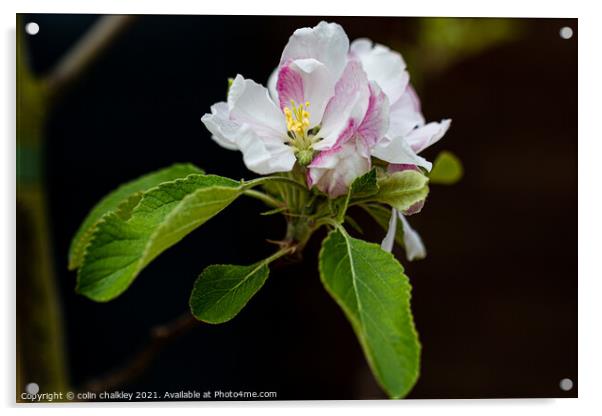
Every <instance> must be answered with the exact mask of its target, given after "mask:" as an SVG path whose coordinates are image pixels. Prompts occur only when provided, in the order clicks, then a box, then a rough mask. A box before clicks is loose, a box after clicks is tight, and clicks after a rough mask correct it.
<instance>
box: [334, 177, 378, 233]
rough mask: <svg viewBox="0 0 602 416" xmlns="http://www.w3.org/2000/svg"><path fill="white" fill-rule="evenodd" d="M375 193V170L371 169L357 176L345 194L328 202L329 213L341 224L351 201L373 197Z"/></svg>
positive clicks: (376, 187)
mask: <svg viewBox="0 0 602 416" xmlns="http://www.w3.org/2000/svg"><path fill="white" fill-rule="evenodd" d="M377 192H378V183H377V179H376V169H371V170H370V171H369V172H368V173H365V174H363V175H362V176H358V177H357V178H355V179H354V180H353V182H352V183H351V186H350V187H349V191H348V192H347V194H345V195H342V196H340V197H338V198H336V199H332V200H329V201H328V203H329V206H330V212H331V213H332V215H333V216H334V217H336V218H337V220H338V222H339V223H342V222H343V219H344V218H345V213H346V212H347V208H349V203H350V202H351V201H352V199H356V198H365V197H369V196H372V195H375V194H376V193H377Z"/></svg>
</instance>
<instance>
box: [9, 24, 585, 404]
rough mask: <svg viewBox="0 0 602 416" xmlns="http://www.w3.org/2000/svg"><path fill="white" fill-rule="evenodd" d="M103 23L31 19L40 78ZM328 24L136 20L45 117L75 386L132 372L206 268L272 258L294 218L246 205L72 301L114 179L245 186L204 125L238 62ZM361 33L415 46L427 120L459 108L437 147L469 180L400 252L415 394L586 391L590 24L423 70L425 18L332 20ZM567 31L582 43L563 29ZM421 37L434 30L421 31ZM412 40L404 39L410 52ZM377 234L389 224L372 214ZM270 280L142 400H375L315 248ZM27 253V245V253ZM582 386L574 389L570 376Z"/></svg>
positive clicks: (264, 64)
mask: <svg viewBox="0 0 602 416" xmlns="http://www.w3.org/2000/svg"><path fill="white" fill-rule="evenodd" d="M96 19H97V16H93V15H27V16H24V21H25V22H27V21H35V22H37V23H39V25H40V28H41V30H40V33H39V34H38V35H36V36H30V37H28V39H27V41H28V44H29V48H30V52H31V63H32V65H33V68H34V70H35V71H36V73H39V74H42V73H45V72H47V71H49V70H50V68H51V67H52V66H53V65H54V64H55V63H56V62H57V60H58V58H59V57H60V56H62V54H63V53H64V52H65V51H66V50H68V48H69V47H70V46H72V45H73V44H74V42H75V41H76V40H77V39H78V38H79V37H80V36H81V35H82V34H83V33H84V32H85V31H86V30H87V29H88V28H89V27H90V26H91V25H92V24H93V23H94V22H95V20H96ZM320 20H322V19H321V18H318V17H219V16H141V17H140V18H139V20H137V21H136V22H135V23H134V24H133V25H132V26H131V27H130V28H129V29H128V30H127V31H126V32H125V33H124V34H123V35H122V36H120V37H119V39H118V40H117V41H116V42H115V43H114V45H113V46H112V47H111V48H110V49H109V50H107V52H106V53H104V54H103V55H102V57H101V58H100V59H98V61H96V63H95V65H94V66H93V67H92V68H91V69H90V70H89V71H88V72H87V73H86V74H85V76H84V78H83V79H81V82H79V83H78V84H77V86H76V88H73V89H72V90H71V91H70V92H69V94H68V96H67V97H66V98H65V99H64V100H63V101H62V103H61V104H60V105H59V106H57V107H55V108H54V110H53V113H52V115H51V117H50V119H49V122H48V124H47V148H46V150H45V153H44V154H45V164H46V168H45V171H44V177H45V186H46V189H47V193H48V197H49V201H50V203H49V216H50V219H51V235H52V241H53V242H54V243H53V247H52V250H53V254H54V259H55V263H56V273H57V278H58V281H59V282H58V284H59V289H60V296H61V301H62V307H63V314H64V318H65V325H66V340H67V349H68V351H67V356H68V360H69V366H70V375H71V378H72V382H73V384H74V385H75V386H78V385H80V386H81V385H83V384H84V383H85V382H86V381H88V380H89V379H90V378H93V377H96V376H98V375H100V374H103V373H106V372H107V371H109V370H110V369H112V368H114V367H118V366H120V365H122V364H123V363H125V362H126V361H127V359H128V357H131V356H132V355H133V354H135V352H136V351H138V350H139V349H140V347H141V346H142V345H144V343H145V342H146V340H147V339H148V333H149V329H150V328H151V327H153V326H155V325H157V324H160V323H163V322H167V321H169V320H170V319H173V318H175V317H177V316H179V315H180V314H181V313H183V312H185V311H186V308H187V302H188V297H189V295H190V291H191V288H192V284H193V282H194V280H195V278H196V276H197V275H198V274H199V273H200V272H201V271H202V270H203V268H204V267H206V266H207V265H209V264H213V263H235V264H249V263H251V262H254V261H256V260H258V259H260V258H263V257H265V256H266V255H268V254H269V253H270V252H271V250H272V247H271V246H270V245H269V244H268V243H266V242H265V239H266V238H271V239H278V238H280V237H282V235H283V233H284V221H283V220H282V219H281V218H280V217H263V216H259V215H258V214H259V212H261V210H262V206H261V205H260V204H259V203H258V202H256V201H254V200H248V199H242V198H241V199H240V200H238V201H237V202H235V203H234V204H233V205H232V206H230V207H229V208H228V209H227V210H226V211H225V212H224V213H222V214H221V215H219V216H218V217H216V218H214V219H212V220H211V221H210V222H208V223H207V224H205V225H204V226H203V227H201V228H200V229H199V230H197V231H195V232H194V233H193V234H191V235H190V236H189V237H187V238H186V239H185V240H184V241H183V242H182V243H180V244H178V245H177V247H175V248H172V249H170V250H168V251H167V252H165V253H164V254H163V255H161V256H160V257H159V258H158V259H157V260H156V261H154V262H153V263H152V264H151V265H150V266H148V267H147V268H146V269H145V270H144V271H143V273H142V274H141V275H140V276H139V277H138V279H137V280H136V281H135V282H134V284H133V285H132V286H131V287H130V289H129V290H128V291H126V292H125V293H124V294H123V295H122V296H120V297H119V298H117V299H116V300H114V301H112V302H109V303H106V304H97V303H94V302H92V301H90V300H88V299H86V298H84V297H82V296H79V295H76V294H75V293H74V286H75V273H73V272H68V271H67V269H66V264H67V251H68V246H69V242H70V239H71V237H72V236H73V234H74V232H75V231H76V229H77V227H78V226H79V224H80V222H81V220H82V219H83V218H84V216H85V215H86V214H87V212H88V211H89V209H90V208H91V207H92V206H93V205H94V204H95V203H96V202H97V201H98V200H99V199H100V198H101V197H102V196H103V195H105V194H106V193H107V192H109V191H111V190H112V189H113V188H115V187H116V186H117V185H118V184H120V183H122V182H124V181H127V180H130V179H133V178H135V177H137V176H139V175H141V174H143V173H146V172H149V171H152V170H154V169H157V168H160V167H163V166H167V165H170V164H172V163H174V162H177V161H182V162H185V161H190V162H193V163H195V164H196V165H198V166H200V167H202V168H204V169H205V170H206V171H208V172H210V173H216V174H219V175H224V176H228V177H231V178H240V177H245V178H250V177H252V176H253V174H252V173H251V172H249V171H247V170H246V169H245V167H244V165H243V163H242V158H241V155H240V154H239V153H237V152H231V151H228V150H225V149H222V148H220V147H219V146H218V145H217V144H215V143H214V142H213V141H212V140H211V139H210V135H209V133H208V131H207V130H206V129H205V128H204V126H203V125H202V123H201V121H200V118H201V116H202V114H203V113H205V112H208V111H209V107H210V105H211V104H213V103H215V102H217V101H221V100H223V99H224V97H225V92H226V79H227V77H231V76H234V75H235V74H236V73H241V74H243V75H244V76H245V77H248V78H252V79H254V80H257V81H258V82H262V83H265V82H266V81H267V77H268V76H269V74H270V73H271V71H272V69H273V68H274V67H275V65H276V64H277V63H278V60H279V57H280V53H281V51H282V48H283V47H284V45H285V44H286V42H287V39H288V36H290V34H291V33H292V32H293V31H294V30H295V29H296V28H298V27H302V26H313V25H315V24H317V23H318V22H319V21H320ZM327 20H329V21H336V22H338V23H341V24H342V25H343V27H344V28H345V30H346V32H347V34H348V35H349V38H350V39H351V40H353V39H355V38H357V37H370V38H372V39H373V40H375V41H378V42H381V43H384V44H388V45H394V46H396V45H398V44H399V45H402V46H403V45H407V46H408V48H410V47H411V46H412V45H414V49H413V51H414V53H412V54H410V56H411V59H410V58H409V57H408V56H406V54H405V52H404V49H400V52H402V53H403V54H404V56H405V57H406V60H407V61H408V65H409V67H410V70H411V71H414V72H411V75H412V76H413V78H414V79H416V80H419V82H418V83H417V89H418V93H419V95H420V96H421V99H422V102H423V111H424V113H425V116H426V117H427V120H439V119H441V118H445V117H451V118H452V119H453V124H452V128H451V130H450V131H449V133H448V134H447V135H446V137H445V138H444V139H443V140H442V141H441V142H440V143H439V144H437V145H436V146H433V148H431V149H428V151H426V152H425V156H426V157H427V158H429V159H431V160H432V159H433V158H434V157H435V156H436V154H437V152H438V151H440V150H443V149H446V150H451V151H453V152H454V153H455V154H457V155H458V156H459V157H460V158H461V160H462V161H463V164H464V168H465V176H464V178H463V180H462V181H461V182H460V183H458V184H457V185H455V186H450V187H445V186H432V188H431V193H430V196H429V199H428V203H427V204H426V206H425V208H424V210H423V211H422V213H421V214H419V215H417V216H414V217H412V218H411V219H410V220H411V223H412V225H413V226H414V227H415V228H416V229H417V230H418V231H419V232H420V234H421V235H422V237H423V240H424V241H425V244H426V245H427V250H428V257H427V259H425V260H423V261H419V262H415V263H408V262H407V261H405V257H404V253H403V252H402V251H401V250H398V251H397V252H396V254H397V256H398V258H400V260H401V261H402V263H403V264H404V266H405V267H406V270H407V273H408V275H409V276H410V278H411V282H412V285H413V288H414V289H413V298H412V302H413V311H414V316H415V320H416V325H417V328H418V331H419V333H420V338H421V342H422V344H423V355H422V369H421V377H420V379H419V381H418V383H417V384H416V386H415V388H414V390H413V391H412V392H411V394H410V395H409V398H416V399H418V398H481V397H482V398H488V397H576V394H577V388H576V382H577V227H576V225H577V39H576V32H577V21H576V20H575V19H564V20H560V19H519V20H517V21H515V23H516V27H517V28H518V29H517V31H519V29H520V33H519V34H518V35H517V36H515V37H513V38H512V39H510V40H508V41H505V42H499V43H496V44H492V45H491V46H490V47H487V48H483V49H482V50H479V51H477V52H474V53H470V54H466V55H464V56H462V57H461V58H458V59H455V60H454V61H453V62H452V63H450V64H449V65H444V66H443V67H438V69H437V70H436V71H434V70H432V71H429V70H428V68H423V69H424V71H422V70H421V69H420V68H421V65H423V63H424V62H430V61H432V60H433V56H429V51H428V50H425V51H424V53H423V52H422V50H421V49H420V48H419V47H416V45H418V46H419V43H418V42H419V40H420V39H421V38H420V33H419V31H420V30H424V29H423V26H420V25H419V22H420V19H416V18H364V17H361V18H360V17H358V18H328V19H327ZM567 25H568V26H571V27H572V28H573V30H574V32H575V36H574V37H573V38H572V39H571V40H563V39H561V38H560V36H559V35H558V31H559V29H560V28H561V27H563V26H567ZM421 28H422V29H421ZM402 46H400V48H401V47H402ZM358 218H359V222H360V224H361V225H362V226H363V228H364V229H365V231H366V235H365V236H364V238H366V239H371V240H373V241H380V239H381V238H382V236H383V232H382V230H380V229H379V228H378V227H377V226H376V225H375V224H374V223H372V222H371V221H370V220H369V219H368V218H366V217H364V216H362V215H361V214H359V213H358ZM322 236H323V233H319V235H316V236H315V238H314V239H313V240H312V242H311V243H310V244H309V246H308V247H307V249H306V253H305V258H306V260H305V262H304V263H302V264H300V265H296V266H294V267H288V268H283V269H278V270H275V271H273V273H272V275H271V277H270V278H269V280H268V281H267V283H266V285H265V286H264V288H263V289H262V290H261V291H260V292H259V293H258V294H257V296H255V298H253V299H252V300H251V302H250V303H249V304H248V306H247V307H246V308H245V309H244V310H243V311H242V312H241V313H240V315H239V316H237V317H236V318H235V319H234V320H232V321H230V322H229V323H226V324H223V325H219V326H211V325H200V326H199V328H197V329H195V330H193V331H191V332H190V333H188V334H186V335H185V336H183V337H181V338H179V339H178V340H176V341H175V342H174V343H173V344H171V345H170V346H168V347H167V348H166V349H165V350H164V351H163V353H162V354H161V355H160V356H159V357H158V358H157V359H156V360H155V361H154V362H153V364H152V365H151V366H150V367H149V369H148V370H147V371H146V372H145V373H144V374H143V376H142V377H140V378H139V379H138V380H137V381H136V382H134V383H131V384H129V385H128V386H126V387H125V390H128V391H159V392H162V391H178V390H181V389H184V390H187V389H191V390H199V391H204V390H216V389H221V390H239V389H242V390H249V391H276V392H278V397H279V398H280V399H353V398H380V397H384V395H383V393H382V392H381V391H380V390H379V388H378V387H377V386H376V384H375V382H374V381H373V379H372V376H371V374H370V371H369V369H368V366H367V364H366V363H365V361H364V358H363V355H362V352H361V349H360V347H359V344H358V342H357V340H356V338H355V336H354V334H353V332H352V330H351V327H350V325H349V324H348V322H347V321H346V319H345V317H344V315H343V313H342V312H341V311H340V310H339V308H338V307H337V305H336V304H335V303H334V301H332V300H331V299H330V298H329V296H328V295H327V293H326V292H325V291H324V290H323V288H322V287H321V283H320V281H319V276H318V273H317V260H316V258H317V252H318V250H319V243H320V239H321V237H322ZM18 253H19V252H18ZM566 377H568V378H571V379H572V380H573V381H574V382H575V388H574V389H573V390H572V391H570V392H563V391H562V390H561V389H560V388H559V381H560V380H561V379H562V378H566Z"/></svg>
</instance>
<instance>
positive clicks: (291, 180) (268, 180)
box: [243, 176, 307, 191]
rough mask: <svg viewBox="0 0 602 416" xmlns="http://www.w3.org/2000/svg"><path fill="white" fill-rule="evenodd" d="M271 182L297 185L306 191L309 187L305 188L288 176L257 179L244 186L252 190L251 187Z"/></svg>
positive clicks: (245, 183)
mask: <svg viewBox="0 0 602 416" xmlns="http://www.w3.org/2000/svg"><path fill="white" fill-rule="evenodd" d="M270 181H276V182H286V183H290V184H292V185H295V186H296V187H298V188H301V189H303V190H304V191H307V186H305V184H302V183H300V182H298V181H296V180H294V179H291V178H287V177H286V176H266V177H263V178H257V179H253V180H250V181H248V182H244V183H243V186H245V187H249V188H251V187H254V186H257V185H261V184H262V183H265V182H270Z"/></svg>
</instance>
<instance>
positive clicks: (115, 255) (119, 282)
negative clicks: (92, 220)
mask: <svg viewBox="0 0 602 416" xmlns="http://www.w3.org/2000/svg"><path fill="white" fill-rule="evenodd" d="M244 189H245V188H244V185H242V184H241V183H240V182H237V181H233V180H231V179H227V178H222V177H220V176H215V175H189V176H188V177H186V178H184V179H177V180H175V181H171V182H165V183H162V184H161V185H159V186H158V187H155V188H152V189H150V190H149V191H147V192H145V193H143V194H142V196H141V198H140V201H139V202H138V203H137V205H135V207H134V208H133V209H124V210H118V211H116V212H110V213H108V214H106V215H105V216H103V218H102V220H101V221H100V222H99V223H98V225H97V227H96V231H95V232H94V234H93V236H92V239H91V241H90V244H89V245H88V247H87V249H86V252H85V254H84V259H83V263H82V265H81V267H80V269H79V272H78V281H77V291H78V292H80V293H82V294H84V295H85V296H87V297H89V298H90V299H92V300H95V301H101V302H102V301H108V300H111V299H113V298H115V297H116V296H118V295H120V294H121V293H122V292H123V291H124V290H125V289H127V287H128V286H129V285H130V284H131V283H132V282H133V280H134V279H135V278H136V276H137V275H138V274H139V273H140V271H141V270H142V269H143V268H144V267H145V266H146V265H148V264H149V263H150V262H151V261H152V260H153V259H154V258H155V257H157V256H158V255H159V254H160V253H162V252H163V251H165V250H166V249H167V248H169V247H171V246H172V245H174V244H175V243H177V242H178V241H180V240H181V239H182V238H184V237H185V236H186V235H187V234H188V233H190V232H191V231H193V230H194V229H195V228H197V227H199V226H200V225H202V224H203V223H205V222H206V221H207V220H209V219H210V218H211V217H213V216H214V215H216V214H217V213H219V212H220V211H221V210H223V209H224V208H225V207H227V206H228V205H229V204H230V203H231V202H233V201H234V200H235V199H236V198H237V197H238V196H240V195H241V194H242V192H243V190H244Z"/></svg>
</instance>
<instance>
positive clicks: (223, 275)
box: [190, 261, 270, 324]
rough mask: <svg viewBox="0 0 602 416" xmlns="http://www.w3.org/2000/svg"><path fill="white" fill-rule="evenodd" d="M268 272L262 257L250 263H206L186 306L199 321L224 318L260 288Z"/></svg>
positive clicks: (225, 320) (219, 320)
mask: <svg viewBox="0 0 602 416" xmlns="http://www.w3.org/2000/svg"><path fill="white" fill-rule="evenodd" d="M269 273H270V270H269V269H268V266H267V263H266V262H265V261H261V262H259V263H257V264H253V265H251V266H236V265H231V264H217V265H212V266H209V267H207V268H206V269H205V270H203V273H201V275H200V276H199V278H198V279H197V281H196V282H195V284H194V289H193V290H192V295H191V296H190V310H191V311H192V314H193V315H194V316H195V317H196V318H197V319H198V320H200V321H204V322H208V323H210V324H221V323H223V322H227V321H229V320H230V319H232V318H234V317H235V316H236V315H237V314H238V313H239V312H240V311H241V310H242V308H244V306H245V305H246V304H247V302H249V300H250V299H251V298H252V297H253V296H254V295H255V293H257V291H258V290H259V289H261V287H262V286H263V284H264V283H265V281H266V280H267V278H268V275H269Z"/></svg>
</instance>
